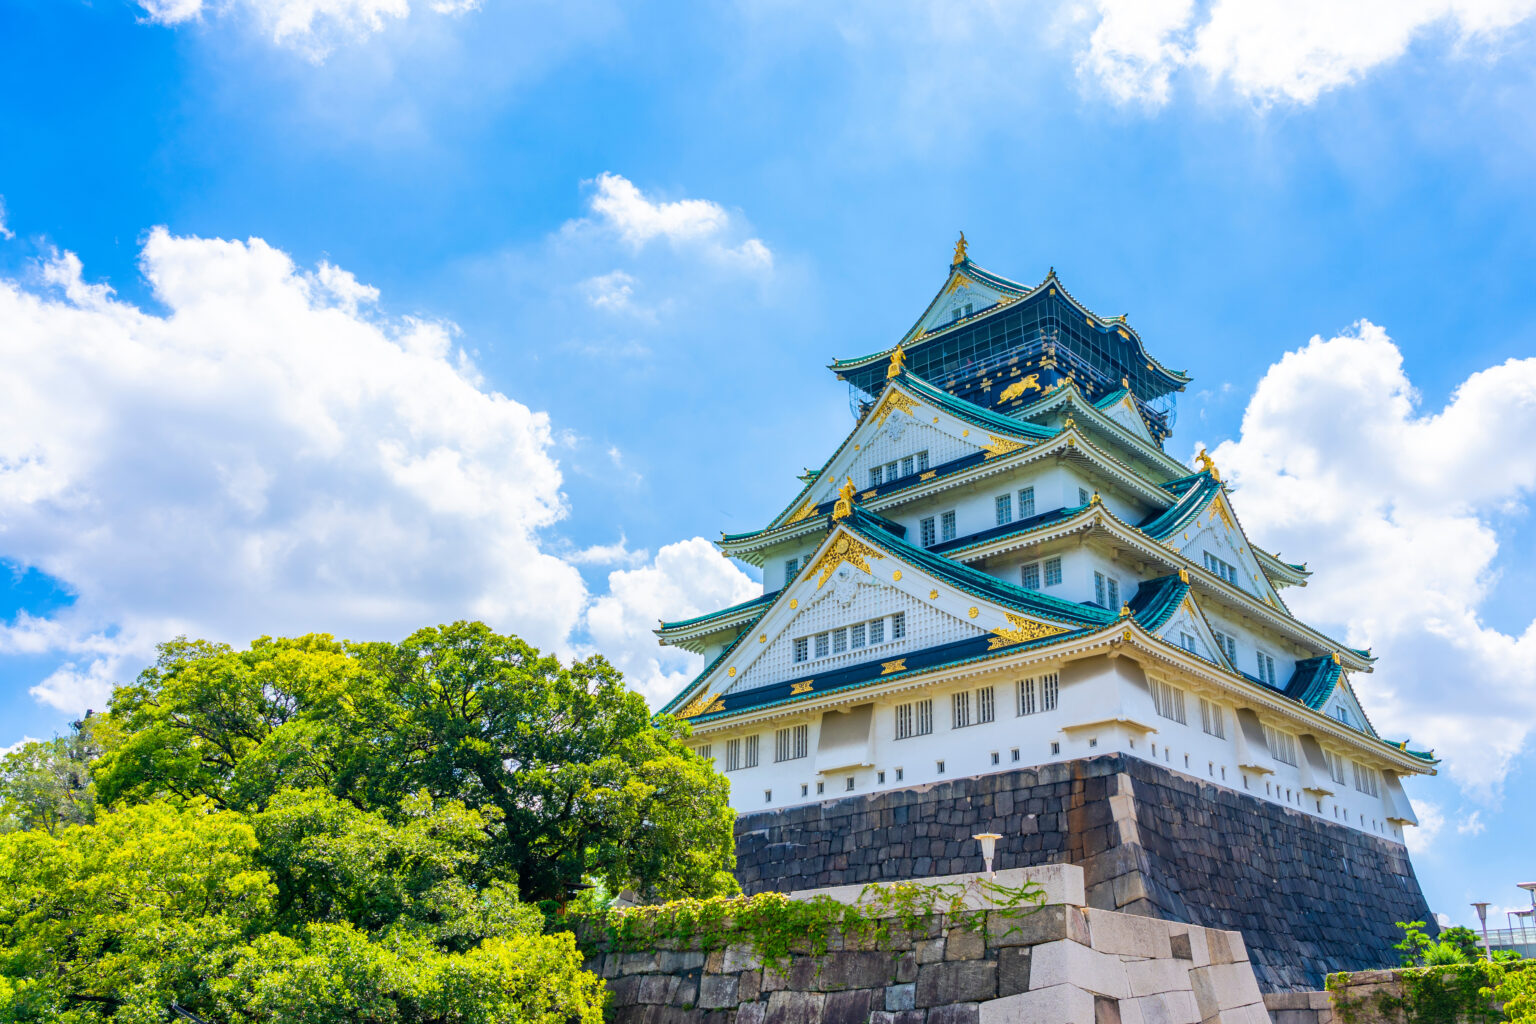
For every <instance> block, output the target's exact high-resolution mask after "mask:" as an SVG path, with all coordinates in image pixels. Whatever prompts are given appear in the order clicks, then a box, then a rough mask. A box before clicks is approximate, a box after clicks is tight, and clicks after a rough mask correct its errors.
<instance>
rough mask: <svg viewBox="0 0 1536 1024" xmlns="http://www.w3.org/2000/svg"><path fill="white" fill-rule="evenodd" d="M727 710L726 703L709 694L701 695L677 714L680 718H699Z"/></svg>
mask: <svg viewBox="0 0 1536 1024" xmlns="http://www.w3.org/2000/svg"><path fill="white" fill-rule="evenodd" d="M724 709H725V701H724V700H723V699H721V698H720V697H716V696H713V695H711V694H710V693H708V692H705V693H701V694H699V696H698V698H697V699H695V700H694V701H693V702H692V703H690V704H688V705H687V706H686V707H684V708H683V709H682V710H681V711H679V712H678V713H677V717H678V718H697V717H699V716H700V715H712V714H714V713H715V712H716V711H722V710H724Z"/></svg>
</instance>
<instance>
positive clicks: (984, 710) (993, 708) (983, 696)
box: [976, 686, 997, 724]
mask: <svg viewBox="0 0 1536 1024" xmlns="http://www.w3.org/2000/svg"><path fill="white" fill-rule="evenodd" d="M996 719H997V701H996V695H995V694H994V693H993V691H992V687H990V686H983V687H982V688H981V689H979V690H977V691H976V721H977V723H978V724H980V723H984V722H992V721H995V720H996Z"/></svg>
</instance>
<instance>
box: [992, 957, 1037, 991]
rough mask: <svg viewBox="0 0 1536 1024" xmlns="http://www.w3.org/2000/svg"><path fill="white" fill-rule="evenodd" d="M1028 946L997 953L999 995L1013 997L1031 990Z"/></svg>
mask: <svg viewBox="0 0 1536 1024" xmlns="http://www.w3.org/2000/svg"><path fill="white" fill-rule="evenodd" d="M1029 950H1030V947H1028V946H1010V947H1008V948H1007V949H1000V950H998V952H997V994H998V995H1000V996H1011V995H1014V994H1015V993H1018V992H1024V991H1026V990H1028V988H1029Z"/></svg>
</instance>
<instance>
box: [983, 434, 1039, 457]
mask: <svg viewBox="0 0 1536 1024" xmlns="http://www.w3.org/2000/svg"><path fill="white" fill-rule="evenodd" d="M987 438H988V439H989V440H988V443H987V445H986V452H987V454H986V455H985V456H984V457H983V458H984V459H990V458H993V457H994V456H998V455H1007V454H1008V453H1009V452H1016V451H1019V450H1020V449H1023V448H1028V447H1029V445H1027V444H1025V443H1024V442H1023V441H1015V440H1014V439H1013V438H1011V437H998V436H997V435H996V434H988V435H987Z"/></svg>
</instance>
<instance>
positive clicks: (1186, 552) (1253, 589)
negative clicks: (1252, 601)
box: [1173, 495, 1283, 608]
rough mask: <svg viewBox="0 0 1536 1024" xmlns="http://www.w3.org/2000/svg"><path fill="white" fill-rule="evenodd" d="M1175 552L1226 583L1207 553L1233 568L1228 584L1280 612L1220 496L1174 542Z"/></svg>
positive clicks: (1270, 587) (1235, 522)
mask: <svg viewBox="0 0 1536 1024" xmlns="http://www.w3.org/2000/svg"><path fill="white" fill-rule="evenodd" d="M1173 541H1174V547H1175V549H1176V550H1177V551H1178V552H1179V553H1180V554H1182V555H1183V556H1184V557H1185V558H1188V559H1189V560H1190V561H1192V562H1194V563H1195V564H1196V565H1199V566H1201V567H1203V568H1205V569H1208V570H1209V571H1210V572H1212V573H1213V574H1215V575H1217V576H1220V577H1221V578H1223V579H1226V578H1227V577H1226V575H1225V574H1224V572H1223V571H1222V570H1221V568H1220V567H1219V566H1213V565H1212V564H1211V563H1210V562H1209V560H1208V559H1207V558H1206V555H1207V553H1209V554H1210V555H1213V556H1214V557H1216V558H1218V559H1220V560H1221V561H1222V562H1224V563H1226V564H1227V565H1229V566H1231V567H1232V568H1233V570H1234V571H1235V572H1234V578H1233V579H1231V580H1229V582H1231V583H1232V584H1233V585H1234V586H1236V587H1237V588H1238V589H1239V590H1241V591H1243V592H1244V593H1246V594H1251V595H1253V596H1255V597H1257V598H1258V599H1259V600H1261V601H1264V602H1266V603H1268V604H1270V605H1271V606H1273V607H1275V608H1282V607H1283V606H1282V605H1280V603H1279V598H1278V597H1277V596H1276V594H1275V588H1274V585H1273V584H1271V583H1270V582H1269V577H1268V576H1266V575H1265V574H1264V570H1263V569H1262V568H1261V567H1260V566H1259V561H1258V559H1257V558H1256V557H1255V556H1254V554H1253V551H1252V550H1251V549H1250V548H1249V547H1248V544H1247V542H1246V540H1245V539H1244V538H1243V535H1242V532H1241V531H1240V530H1239V529H1238V526H1237V520H1236V519H1235V518H1234V517H1233V515H1232V511H1231V508H1230V507H1229V506H1228V505H1227V502H1226V497H1225V496H1224V495H1217V496H1216V498H1215V499H1214V500H1212V502H1211V503H1210V505H1208V506H1207V507H1206V508H1205V510H1204V511H1203V512H1201V513H1200V515H1199V517H1198V518H1196V520H1195V522H1193V523H1191V524H1190V525H1189V527H1188V528H1187V529H1185V530H1184V531H1183V532H1182V533H1181V534H1179V535H1178V536H1177V537H1176V538H1173Z"/></svg>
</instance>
